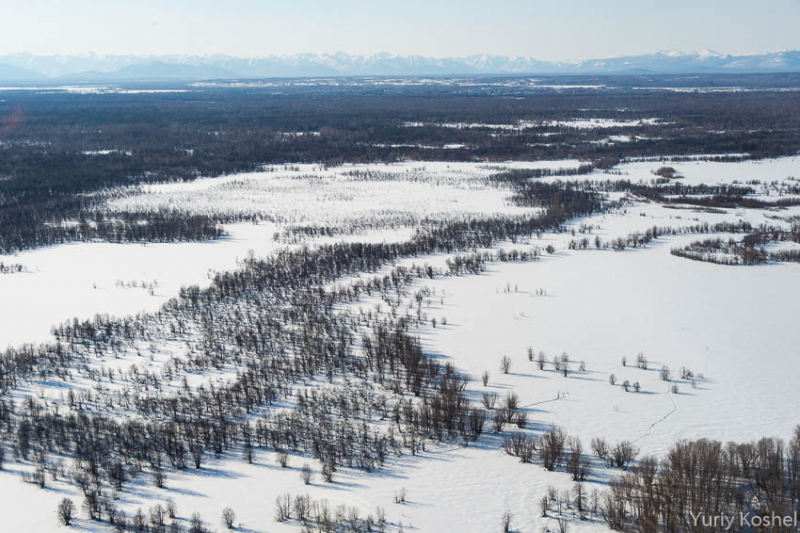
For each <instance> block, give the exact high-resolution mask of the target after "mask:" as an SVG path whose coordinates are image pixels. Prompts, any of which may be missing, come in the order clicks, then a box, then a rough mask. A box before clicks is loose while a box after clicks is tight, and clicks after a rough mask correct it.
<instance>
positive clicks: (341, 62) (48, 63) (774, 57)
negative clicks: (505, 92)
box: [0, 50, 800, 83]
mask: <svg viewBox="0 0 800 533" xmlns="http://www.w3.org/2000/svg"><path fill="white" fill-rule="evenodd" d="M767 72H769V73H775V72H800V51H798V50H787V51H782V52H772V53H763V54H749V55H725V54H719V53H717V52H714V51H712V50H703V51H701V52H695V53H683V52H676V51H662V52H657V53H654V54H645V55H634V56H623V57H613V58H605V59H590V60H584V61H560V62H548V61H540V60H537V59H535V58H532V57H524V56H496V55H473V56H467V57H449V58H433V57H425V56H418V55H410V56H402V55H392V54H387V53H379V54H373V55H349V54H345V53H342V52H339V53H335V54H296V55H281V56H276V55H268V56H263V57H254V58H240V57H233V56H226V55H207V56H187V55H165V56H135V55H98V54H94V53H88V54H81V55H54V56H42V55H33V54H29V53H24V52H23V53H18V54H9V55H3V56H0V81H4V82H8V81H17V82H31V83H36V82H49V81H56V80H57V81H64V82H80V81H140V80H141V81H144V80H148V81H150V80H198V79H244V78H270V77H307V76H311V77H315V76H325V77H327V76H449V75H483V74H486V75H489V74H492V75H520V74H646V73H652V74H657V73H682V74H692V73H697V74H712V73H767Z"/></svg>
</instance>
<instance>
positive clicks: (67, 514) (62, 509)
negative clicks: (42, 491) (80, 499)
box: [58, 498, 75, 526]
mask: <svg viewBox="0 0 800 533" xmlns="http://www.w3.org/2000/svg"><path fill="white" fill-rule="evenodd" d="M74 515H75V504H74V503H72V500H70V499H69V498H64V499H62V500H61V503H59V504H58V520H59V522H61V523H62V524H64V525H65V526H68V525H69V524H70V522H72V517H73V516H74Z"/></svg>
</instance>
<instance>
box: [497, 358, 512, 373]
mask: <svg viewBox="0 0 800 533" xmlns="http://www.w3.org/2000/svg"><path fill="white" fill-rule="evenodd" d="M500 370H502V371H503V374H508V372H509V371H510V370H511V358H510V357H509V356H507V355H504V356H503V358H502V359H500Z"/></svg>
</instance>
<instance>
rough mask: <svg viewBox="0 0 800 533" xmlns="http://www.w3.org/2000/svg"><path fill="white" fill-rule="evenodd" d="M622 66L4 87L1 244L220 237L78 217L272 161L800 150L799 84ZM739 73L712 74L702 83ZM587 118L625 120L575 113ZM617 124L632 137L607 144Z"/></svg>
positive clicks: (203, 224)
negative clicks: (135, 196) (494, 77)
mask: <svg viewBox="0 0 800 533" xmlns="http://www.w3.org/2000/svg"><path fill="white" fill-rule="evenodd" d="M772 78H774V77H764V78H763V79H762V77H759V76H753V77H751V78H747V80H748V81H747V82H746V83H749V84H752V85H754V87H756V88H758V87H759V83H761V82H762V81H763V82H764V83H771V84H775V83H777V84H778V85H781V84H785V83H787V80H781V79H777V80H776V79H772ZM612 80H614V82H615V84H616V86H615V87H612V88H609V89H607V90H586V89H579V88H577V89H565V90H548V91H542V90H535V89H532V88H530V87H526V86H524V85H523V86H516V85H515V84H514V83H512V82H513V80H511V81H509V80H504V83H488V82H487V83H488V84H487V85H480V84H474V86H469V85H453V86H446V85H444V86H431V85H413V84H409V85H408V86H405V85H404V86H384V85H373V84H370V83H363V84H353V85H348V84H342V86H333V85H321V86H313V87H304V86H299V85H292V84H287V85H285V86H281V87H280V90H275V89H274V88H269V87H266V88H258V87H256V88H246V87H244V88H215V87H194V86H189V87H188V88H185V89H188V92H181V93H158V94H146V93H144V94H115V93H101V94H72V93H68V92H58V91H4V92H3V93H2V97H3V98H2V101H0V253H8V252H13V251H16V250H21V249H26V248H31V247H36V246H42V245H47V244H53V243H59V242H66V241H70V240H76V239H111V240H113V239H127V240H137V239H144V240H147V239H153V240H163V239H172V240H181V239H183V240H189V239H199V238H209V237H213V236H214V234H215V233H218V230H217V228H216V227H215V224H214V222H213V221H210V220H206V221H199V220H198V221H195V222H193V223H192V224H190V225H188V226H184V227H180V225H181V224H182V222H181V221H180V220H179V219H177V218H173V219H172V220H171V221H169V225H172V224H174V225H175V227H170V228H169V229H168V228H167V225H168V224H166V218H167V217H169V214H166V213H165V214H161V215H160V219H161V220H160V221H153V224H154V225H155V226H157V227H153V228H152V230H151V228H150V224H142V222H143V221H136V222H135V223H134V222H131V221H127V222H126V221H124V220H118V221H116V222H115V223H114V225H113V227H109V226H106V227H103V228H96V227H95V225H92V224H90V225H84V226H83V231H79V230H78V229H76V228H75V227H74V223H75V222H76V221H78V220H79V219H80V218H81V215H83V217H84V218H88V217H91V216H92V215H91V214H90V213H91V211H92V210H93V207H94V206H95V205H96V203H97V202H98V201H99V200H98V197H97V196H96V195H92V194H89V193H94V192H98V191H102V190H106V189H108V188H110V187H115V186H119V185H130V184H135V183H142V182H153V181H168V180H191V179H194V178H196V177H198V176H217V175H221V174H226V173H234V172H240V171H246V170H254V169H257V168H259V167H260V166H262V165H265V164H274V163H295V162H318V163H323V164H327V165H336V164H339V163H342V162H344V161H347V162H379V161H383V162H393V161H402V160H459V161H468V160H476V161H506V160H529V161H530V160H541V159H545V160H555V159H564V158H575V159H580V160H582V161H586V162H587V164H592V165H594V167H595V168H609V167H610V166H612V165H614V164H615V163H616V162H618V161H619V160H620V159H622V158H637V157H650V156H661V155H664V154H671V155H673V156H680V155H682V154H743V153H745V154H749V157H753V158H762V157H771V156H780V155H788V154H794V153H796V152H797V151H798V150H800V140H799V139H800V135H798V129H799V128H800V112H798V109H797V106H796V105H795V104H794V94H793V93H792V92H790V91H783V90H769V89H768V88H759V89H758V90H755V89H754V90H753V91H751V92H749V91H742V92H707V93H691V94H685V93H680V92H669V91H667V92H663V91H661V92H659V91H655V92H654V91H640V90H634V89H632V88H629V85H632V84H636V83H639V84H644V83H648V84H649V83H652V80H642V79H640V78H637V77H631V78H626V77H619V78H613V79H612ZM490 81H491V80H490ZM573 81H578V80H573ZM789 81H791V80H789ZM662 82H663V83H669V82H668V80H659V83H662ZM738 82H742V80H738V81H737V80H735V79H728V78H727V77H724V76H720V77H713V76H711V77H708V79H707V80H705V82H704V83H707V84H708V86H709V87H715V86H720V85H722V86H724V85H725V84H727V83H738ZM743 83H744V82H743ZM612 85H614V84H612ZM587 118H591V119H608V120H613V121H616V122H615V124H616V125H614V126H613V127H609V128H602V129H592V128H588V129H587V128H580V127H577V126H575V125H574V124H573V122H574V121H575V120H581V119H587ZM639 121H641V122H639ZM609 135H619V136H625V137H627V138H628V139H627V142H608V138H609ZM736 157H741V156H736ZM134 228H135V229H134Z"/></svg>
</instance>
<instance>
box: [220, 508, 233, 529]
mask: <svg viewBox="0 0 800 533" xmlns="http://www.w3.org/2000/svg"><path fill="white" fill-rule="evenodd" d="M234 520H236V513H234V512H233V509H231V508H230V507H226V508H225V509H223V510H222V525H224V526H225V527H227V528H228V529H233V522H234Z"/></svg>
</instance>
